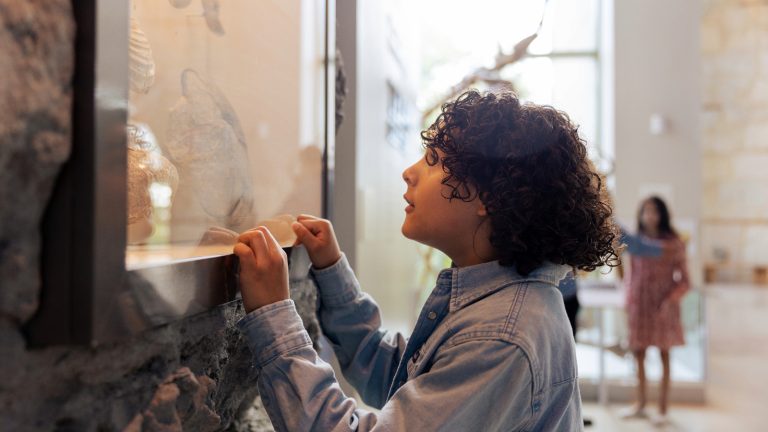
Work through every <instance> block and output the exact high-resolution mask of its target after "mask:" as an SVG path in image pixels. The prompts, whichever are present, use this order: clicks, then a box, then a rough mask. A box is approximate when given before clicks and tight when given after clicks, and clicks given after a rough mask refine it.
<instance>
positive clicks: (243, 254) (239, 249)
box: [232, 243, 253, 265]
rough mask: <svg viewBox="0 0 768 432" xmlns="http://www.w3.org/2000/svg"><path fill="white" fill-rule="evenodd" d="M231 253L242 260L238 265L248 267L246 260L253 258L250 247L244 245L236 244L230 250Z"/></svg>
mask: <svg viewBox="0 0 768 432" xmlns="http://www.w3.org/2000/svg"><path fill="white" fill-rule="evenodd" d="M232 252H234V253H235V255H237V257H238V258H240V259H241V260H243V261H241V262H240V265H248V264H249V263H250V261H248V260H247V258H253V251H252V250H251V247H250V246H248V245H247V244H245V243H237V244H236V245H235V247H234V248H233V249H232Z"/></svg>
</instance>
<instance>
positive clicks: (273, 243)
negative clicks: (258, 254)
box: [259, 226, 282, 253]
mask: <svg viewBox="0 0 768 432" xmlns="http://www.w3.org/2000/svg"><path fill="white" fill-rule="evenodd" d="M259 231H261V233H262V234H264V241H265V242H266V244H267V249H268V250H269V251H271V252H272V253H276V252H279V251H280V250H281V249H282V248H281V247H280V243H278V242H277V240H276V239H275V236H273V235H272V233H271V232H270V231H269V229H268V228H267V227H263V226H261V227H259Z"/></svg>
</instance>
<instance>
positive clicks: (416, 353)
mask: <svg viewBox="0 0 768 432" xmlns="http://www.w3.org/2000/svg"><path fill="white" fill-rule="evenodd" d="M417 360H419V351H416V352H415V353H413V361H417Z"/></svg>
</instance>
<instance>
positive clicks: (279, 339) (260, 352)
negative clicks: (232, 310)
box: [237, 299, 312, 368]
mask: <svg viewBox="0 0 768 432" xmlns="http://www.w3.org/2000/svg"><path fill="white" fill-rule="evenodd" d="M237 328H238V329H239V330H240V332H241V333H243V335H245V339H246V341H247V343H248V346H249V347H250V348H251V352H252V353H253V355H254V357H255V358H256V366H257V367H259V368H262V367H264V366H266V365H267V364H268V363H269V362H271V361H272V360H274V359H276V358H277V357H279V356H281V355H284V354H286V353H288V352H290V351H293V350H295V349H298V348H301V347H305V346H308V347H311V346H312V339H310V338H309V334H307V331H306V330H305V329H304V325H303V324H302V321H301V317H300V316H299V314H298V312H296V306H295V304H294V303H293V300H290V299H288V300H281V301H279V302H275V303H272V304H268V305H266V306H262V307H260V308H258V309H256V310H254V311H251V312H250V313H248V314H247V315H245V316H244V317H243V318H241V319H240V321H238V322H237Z"/></svg>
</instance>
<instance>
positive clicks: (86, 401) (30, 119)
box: [0, 0, 318, 431]
mask: <svg viewBox="0 0 768 432" xmlns="http://www.w3.org/2000/svg"><path fill="white" fill-rule="evenodd" d="M73 40H74V21H73V17H72V10H71V2H70V0H29V1H23V2H22V1H16V0H0V77H2V79H1V80H0V82H1V83H2V84H0V203H1V204H0V359H2V360H1V361H0V376H1V377H2V379H0V430H2V431H120V430H128V431H179V430H195V431H212V430H238V431H239V430H242V431H268V430H272V427H271V424H270V422H269V419H268V418H267V416H266V413H265V412H264V410H263V407H262V406H261V405H260V404H259V402H258V390H257V388H256V380H257V373H256V371H255V370H254V369H253V367H252V362H251V354H250V352H249V350H248V348H247V346H246V345H245V344H244V341H243V340H242V338H241V336H240V335H239V333H238V331H237V330H236V328H235V327H234V324H235V322H236V321H237V320H238V319H239V318H240V317H242V315H243V309H242V304H241V302H239V301H238V302H231V303H228V304H224V305H221V306H219V307H217V308H214V309H212V310H209V311H206V312H203V313H200V314H198V315H195V316H192V317H189V318H185V319H183V320H180V321H177V322H174V323H172V324H169V325H165V326H162V327H157V328H154V329H152V330H149V331H146V332H144V333H142V334H140V335H137V336H135V337H134V338H132V339H130V340H125V341H121V342H120V343H115V344H110V345H102V346H99V347H98V348H88V347H49V348H43V349H34V350H31V349H28V348H27V346H26V341H25V340H24V337H23V335H22V333H21V332H20V330H19V329H20V326H21V325H22V324H23V323H24V322H25V321H27V320H28V319H29V318H30V317H31V316H32V315H33V314H34V312H35V310H36V308H37V299H38V296H39V289H40V278H39V269H38V264H37V263H38V260H39V250H40V233H39V225H40V220H41V217H42V214H43V210H44V208H45V205H46V203H47V201H48V199H49V197H50V194H51V190H52V187H53V184H54V182H55V178H56V174H57V173H58V171H59V169H60V167H61V164H62V163H63V162H64V161H66V159H67V158H68V156H69V153H70V149H71V139H70V136H71V131H70V123H71V94H72V89H71V79H72V73H73V59H74V52H73V50H74V48H73V46H74V45H73V44H74V42H73ZM292 284H293V287H292V289H293V293H294V298H295V300H296V302H297V305H298V309H299V311H300V313H301V314H302V317H303V318H304V320H305V323H306V324H307V327H308V329H309V330H310V333H311V334H312V335H313V337H314V336H316V335H317V329H318V325H317V321H316V319H315V317H314V313H315V287H314V285H313V283H312V282H311V281H310V280H308V279H306V278H304V279H300V278H299V279H296V278H294V279H292Z"/></svg>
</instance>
